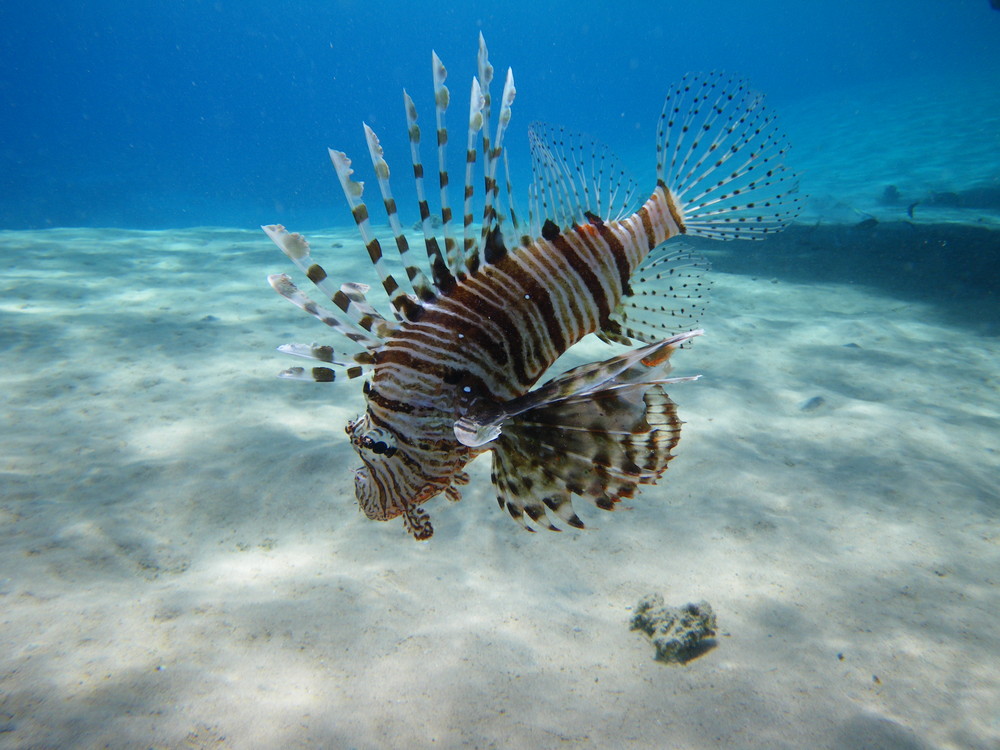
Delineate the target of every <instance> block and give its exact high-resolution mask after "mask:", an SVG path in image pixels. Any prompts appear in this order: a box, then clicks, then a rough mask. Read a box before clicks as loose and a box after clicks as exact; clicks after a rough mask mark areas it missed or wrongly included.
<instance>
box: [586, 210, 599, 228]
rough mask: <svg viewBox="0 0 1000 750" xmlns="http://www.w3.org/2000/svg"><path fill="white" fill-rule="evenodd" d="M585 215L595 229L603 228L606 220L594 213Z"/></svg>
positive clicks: (589, 212)
mask: <svg viewBox="0 0 1000 750" xmlns="http://www.w3.org/2000/svg"><path fill="white" fill-rule="evenodd" d="M583 215H584V216H586V217H587V221H589V222H590V223H591V224H593V225H594V226H595V227H603V226H604V219H602V218H601V217H600V216H598V215H597V214H595V213H594V212H593V211H584V212H583Z"/></svg>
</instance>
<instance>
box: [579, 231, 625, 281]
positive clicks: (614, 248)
mask: <svg viewBox="0 0 1000 750" xmlns="http://www.w3.org/2000/svg"><path fill="white" fill-rule="evenodd" d="M591 226H593V227H594V228H595V229H596V230H597V233H598V234H599V235H600V236H601V239H602V240H604V243H605V244H606V245H607V246H608V248H609V249H610V250H611V254H612V255H613V256H614V258H615V266H616V267H617V268H618V279H619V282H620V283H621V289H622V294H625V295H631V294H632V287H631V285H630V284H629V283H628V282H629V279H630V278H631V276H632V266H631V265H630V264H629V262H628V255H627V254H626V252H625V246H624V245H623V244H622V241H621V238H620V237H619V236H618V234H617V232H615V230H614V229H613V228H612V227H610V226H608V225H607V224H605V223H604V222H601V223H599V224H592V225H591ZM577 231H578V232H579V233H580V234H582V233H583V229H582V228H580V227H577Z"/></svg>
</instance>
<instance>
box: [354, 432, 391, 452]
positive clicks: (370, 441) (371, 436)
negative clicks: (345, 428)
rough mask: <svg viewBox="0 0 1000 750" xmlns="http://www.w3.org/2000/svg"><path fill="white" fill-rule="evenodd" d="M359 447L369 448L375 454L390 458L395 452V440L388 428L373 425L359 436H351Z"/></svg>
mask: <svg viewBox="0 0 1000 750" xmlns="http://www.w3.org/2000/svg"><path fill="white" fill-rule="evenodd" d="M353 437H354V442H355V443H356V444H357V445H358V447H360V448H365V449H367V450H370V451H371V452H372V453H374V454H375V455H377V456H385V457H386V458H392V456H393V455H395V453H396V441H395V439H394V438H393V436H392V433H390V432H389V431H388V430H385V429H382V428H381V427H375V428H373V429H371V430H369V431H368V432H367V433H366V434H364V435H361V436H353Z"/></svg>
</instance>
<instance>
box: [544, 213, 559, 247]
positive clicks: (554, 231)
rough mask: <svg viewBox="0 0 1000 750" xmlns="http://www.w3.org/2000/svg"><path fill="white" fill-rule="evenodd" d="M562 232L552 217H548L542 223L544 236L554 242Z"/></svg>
mask: <svg viewBox="0 0 1000 750" xmlns="http://www.w3.org/2000/svg"><path fill="white" fill-rule="evenodd" d="M560 234H562V232H561V231H560V230H559V226H558V225H557V224H556V223H555V222H554V221H552V219H546V220H545V223H544V224H543V225H542V237H543V238H545V239H547V240H548V241H549V242H552V240H554V239H555V238H556V237H558V236H559V235H560Z"/></svg>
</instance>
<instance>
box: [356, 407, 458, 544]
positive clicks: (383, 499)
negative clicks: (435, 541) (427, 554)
mask: <svg viewBox="0 0 1000 750" xmlns="http://www.w3.org/2000/svg"><path fill="white" fill-rule="evenodd" d="M346 431H347V435H348V437H350V439H351V445H353V446H354V450H355V452H357V454H358V456H359V457H360V458H361V461H362V462H363V464H364V465H363V466H361V467H360V468H358V469H357V470H355V472H354V494H355V496H356V497H357V500H358V506H359V507H360V508H361V510H363V511H364V512H365V515H366V516H368V518H370V519H371V520H373V521H388V520H389V519H392V518H395V517H396V516H400V515H401V516H403V519H404V521H405V525H406V528H407V530H408V531H410V533H411V534H413V535H414V536H415V537H416V538H418V539H427V538H429V537H430V536H431V534H433V528H432V527H431V523H430V520H429V518H428V516H427V514H426V513H425V512H424V511H423V510H422V509H421V508H419V507H418V505H419V503H421V502H423V501H424V500H427V499H428V498H429V497H431V496H432V495H434V494H437V492H439V491H440V488H437V489H433V490H432V489H431V487H430V486H429V485H428V484H427V482H426V481H425V480H424V478H423V476H421V475H420V473H419V472H418V471H416V470H415V469H414V463H413V462H412V461H408V460H407V459H406V455H405V454H404V453H403V452H402V451H400V450H399V448H398V446H397V443H396V435H395V433H393V431H392V430H390V429H388V428H387V427H380V426H376V425H373V424H372V420H371V417H370V416H369V415H368V414H365V415H363V416H362V417H360V418H358V419H356V420H355V421H353V422H351V423H349V424H348V425H347V428H346Z"/></svg>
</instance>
